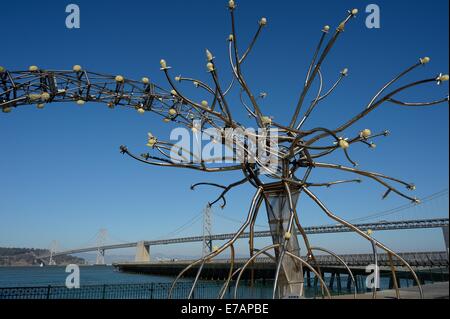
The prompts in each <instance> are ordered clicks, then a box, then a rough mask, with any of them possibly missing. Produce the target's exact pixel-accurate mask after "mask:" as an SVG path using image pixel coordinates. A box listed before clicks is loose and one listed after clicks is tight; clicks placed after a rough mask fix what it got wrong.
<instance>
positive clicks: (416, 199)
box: [413, 198, 422, 205]
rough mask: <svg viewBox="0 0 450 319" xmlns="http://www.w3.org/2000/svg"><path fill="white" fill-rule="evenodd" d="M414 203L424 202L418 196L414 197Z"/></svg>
mask: <svg viewBox="0 0 450 319" xmlns="http://www.w3.org/2000/svg"><path fill="white" fill-rule="evenodd" d="M413 203H414V204H416V205H420V204H422V201H421V200H420V199H418V198H414V200H413Z"/></svg>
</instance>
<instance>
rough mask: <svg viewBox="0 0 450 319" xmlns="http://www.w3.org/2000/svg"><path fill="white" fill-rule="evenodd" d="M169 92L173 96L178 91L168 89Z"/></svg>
mask: <svg viewBox="0 0 450 319" xmlns="http://www.w3.org/2000/svg"><path fill="white" fill-rule="evenodd" d="M170 94H172V95H173V96H178V93H177V91H175V90H172V91H170Z"/></svg>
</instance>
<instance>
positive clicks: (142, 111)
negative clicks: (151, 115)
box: [137, 107, 145, 114]
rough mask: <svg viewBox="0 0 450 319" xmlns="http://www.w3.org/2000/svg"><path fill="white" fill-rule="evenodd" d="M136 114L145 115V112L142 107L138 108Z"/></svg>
mask: <svg viewBox="0 0 450 319" xmlns="http://www.w3.org/2000/svg"><path fill="white" fill-rule="evenodd" d="M137 112H138V113H139V114H144V113H145V110H144V109H143V108H142V107H139V108H138V109H137Z"/></svg>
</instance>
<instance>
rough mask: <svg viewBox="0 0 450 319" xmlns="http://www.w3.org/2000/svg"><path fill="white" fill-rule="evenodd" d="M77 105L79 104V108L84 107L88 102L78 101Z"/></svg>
mask: <svg viewBox="0 0 450 319" xmlns="http://www.w3.org/2000/svg"><path fill="white" fill-rule="evenodd" d="M77 104H78V105H79V106H83V105H85V104H86V101H85V100H78V101H77Z"/></svg>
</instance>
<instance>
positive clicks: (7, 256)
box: [0, 247, 86, 267]
mask: <svg viewBox="0 0 450 319" xmlns="http://www.w3.org/2000/svg"><path fill="white" fill-rule="evenodd" d="M48 255H50V251H49V250H45V249H32V248H2V247H0V267H2V266H34V265H40V264H41V260H38V259H37V258H36V256H48ZM54 260H55V262H56V264H57V265H69V264H77V265H83V264H85V263H86V262H85V260H84V259H83V258H78V257H73V256H57V257H55V258H54ZM46 262H47V263H48V260H46Z"/></svg>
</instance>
